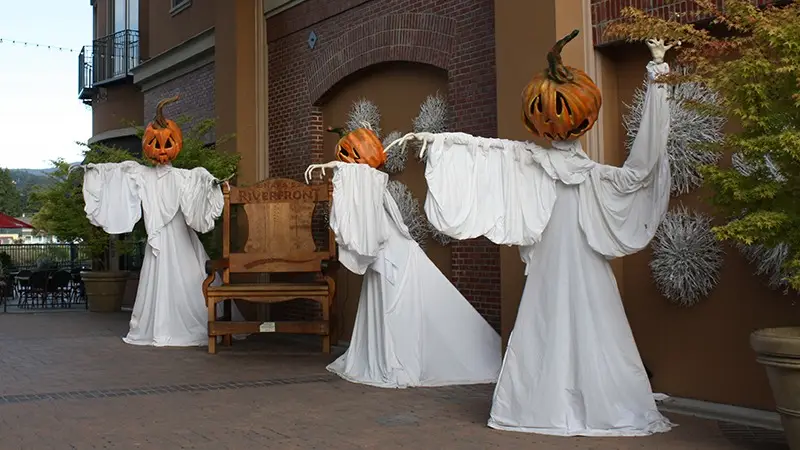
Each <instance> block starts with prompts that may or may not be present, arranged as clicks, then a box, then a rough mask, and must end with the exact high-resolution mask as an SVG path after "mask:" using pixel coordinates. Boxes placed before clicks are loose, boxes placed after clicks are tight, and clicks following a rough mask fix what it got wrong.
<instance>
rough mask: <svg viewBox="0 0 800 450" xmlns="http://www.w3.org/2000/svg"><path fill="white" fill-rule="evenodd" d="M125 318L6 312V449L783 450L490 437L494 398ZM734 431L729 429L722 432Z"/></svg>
mask: <svg viewBox="0 0 800 450" xmlns="http://www.w3.org/2000/svg"><path fill="white" fill-rule="evenodd" d="M126 329H127V318H126V317H125V315H123V314H119V315H102V314H92V313H51V314H13V315H12V314H6V315H2V314H0V450H17V449H31V450H46V449H79V450H82V449H165V450H170V449H184V448H186V449H215V450H219V449H235V450H250V449H281V450H290V449H326V450H339V449H342V450H344V449H347V450H349V449H380V450H389V449H398V448H408V449H414V450H428V449H437V450H439V449H457V450H461V449H463V450H472V449H474V450H483V449H537V450H539V449H541V450H549V449H594V450H605V449H608V450H611V449H615V450H617V449H618V450H627V449H647V450H662V449H663V450H673V449H674V450H677V449H703V450H706V449H708V450H716V449H720V450H722V449H767V448H768V449H778V448H785V447H783V446H768V445H766V444H754V443H749V442H744V441H742V442H739V441H734V440H731V439H730V438H729V437H727V436H726V434H725V433H723V432H722V431H721V427H720V425H719V424H717V423H715V422H709V421H701V420H697V419H692V418H688V417H680V416H678V417H673V419H674V420H675V421H676V422H678V423H679V424H680V426H679V427H677V428H676V429H675V430H673V431H672V432H670V433H666V434H662V435H657V436H652V437H647V438H627V439H610V438H595V439H588V438H555V437H548V436H540V435H529V434H520V433H507V432H499V431H495V430H491V429H489V428H487V427H486V426H485V423H486V418H487V414H488V411H489V407H490V403H491V386H472V387H449V388H437V389H407V390H386V389H378V388H370V387H365V386H360V385H356V384H352V383H348V382H345V381H341V380H339V379H338V378H335V377H333V376H331V375H329V374H327V372H325V370H324V367H325V364H326V363H327V362H328V361H329V360H330V358H329V357H324V356H320V355H318V354H315V353H314V349H310V348H303V347H302V346H301V345H299V344H293V345H291V346H289V345H287V344H285V343H280V342H277V341H275V342H255V343H237V344H238V345H236V346H235V347H234V349H232V350H231V349H225V348H223V349H222V351H221V353H220V354H218V355H216V356H210V355H207V354H206V353H205V350H204V349H153V348H138V347H133V346H128V345H126V344H124V343H123V342H122V341H121V340H120V338H119V337H120V335H122V334H124V332H125V331H126ZM722 429H724V427H723V428H722Z"/></svg>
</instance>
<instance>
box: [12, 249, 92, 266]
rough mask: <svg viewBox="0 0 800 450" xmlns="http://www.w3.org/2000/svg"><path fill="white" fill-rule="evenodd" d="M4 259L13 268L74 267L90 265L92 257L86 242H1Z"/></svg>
mask: <svg viewBox="0 0 800 450" xmlns="http://www.w3.org/2000/svg"><path fill="white" fill-rule="evenodd" d="M6 255H8V256H6ZM3 261H5V262H4V264H9V265H10V266H11V267H10V268H6V269H11V270H25V269H27V270H33V269H36V268H39V267H46V268H52V269H74V268H80V267H90V266H91V263H92V258H91V256H90V253H89V248H88V246H86V245H85V244H0V262H3Z"/></svg>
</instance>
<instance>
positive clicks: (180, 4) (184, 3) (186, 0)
mask: <svg viewBox="0 0 800 450" xmlns="http://www.w3.org/2000/svg"><path fill="white" fill-rule="evenodd" d="M170 5H172V8H171V9H170V10H169V13H170V14H172V15H173V16H174V15H175V14H178V13H179V12H181V11H183V10H184V9H186V8H188V7H190V6H192V0H170Z"/></svg>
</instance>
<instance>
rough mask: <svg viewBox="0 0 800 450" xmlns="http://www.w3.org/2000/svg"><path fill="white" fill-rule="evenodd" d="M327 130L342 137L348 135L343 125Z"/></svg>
mask: <svg viewBox="0 0 800 450" xmlns="http://www.w3.org/2000/svg"><path fill="white" fill-rule="evenodd" d="M325 131H328V132H330V133H336V134H338V135H339V137H340V138H343V137H345V136H347V131H345V130H344V128H342V127H337V128H333V127H328V129H327V130H325Z"/></svg>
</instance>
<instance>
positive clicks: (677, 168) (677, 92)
mask: <svg viewBox="0 0 800 450" xmlns="http://www.w3.org/2000/svg"><path fill="white" fill-rule="evenodd" d="M675 70H676V71H681V72H683V73H686V70H685V69H681V68H678V69H675ZM646 90H647V82H646V81H645V83H644V85H643V86H642V87H640V88H639V89H637V90H636V92H635V93H634V96H633V102H632V103H631V105H626V106H627V107H628V114H627V115H625V116H624V117H623V125H624V127H625V131H626V134H627V142H626V144H627V146H628V149H630V146H631V145H632V144H633V140H634V138H635V137H636V133H637V132H638V130H639V125H640V123H641V120H642V113H643V110H644V99H645V92H646ZM670 90H671V92H672V93H671V94H670V100H669V105H670V115H671V123H670V133H669V138H668V140H667V154H668V156H669V164H670V170H671V172H672V189H671V190H672V194H673V195H678V194H685V193H687V192H690V191H692V190H693V189H694V188H696V187H698V186H700V185H701V184H702V183H703V177H702V175H701V174H700V173H699V172H698V170H697V169H698V167H699V166H702V165H711V164H716V163H717V161H719V158H720V154H719V153H718V152H713V151H710V150H707V149H702V148H699V147H700V146H702V145H703V144H713V143H719V142H721V141H722V138H723V134H722V128H723V126H724V125H725V122H726V120H725V118H724V117H719V116H714V115H709V114H707V113H705V112H703V111H699V110H697V109H695V108H693V107H691V106H690V104H691V103H697V104H716V103H717V102H718V99H719V96H718V95H717V93H716V92H714V91H712V90H711V89H709V88H708V87H706V86H704V85H703V84H700V83H695V82H686V83H680V84H678V85H676V86H674V87H671V89H670Z"/></svg>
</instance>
